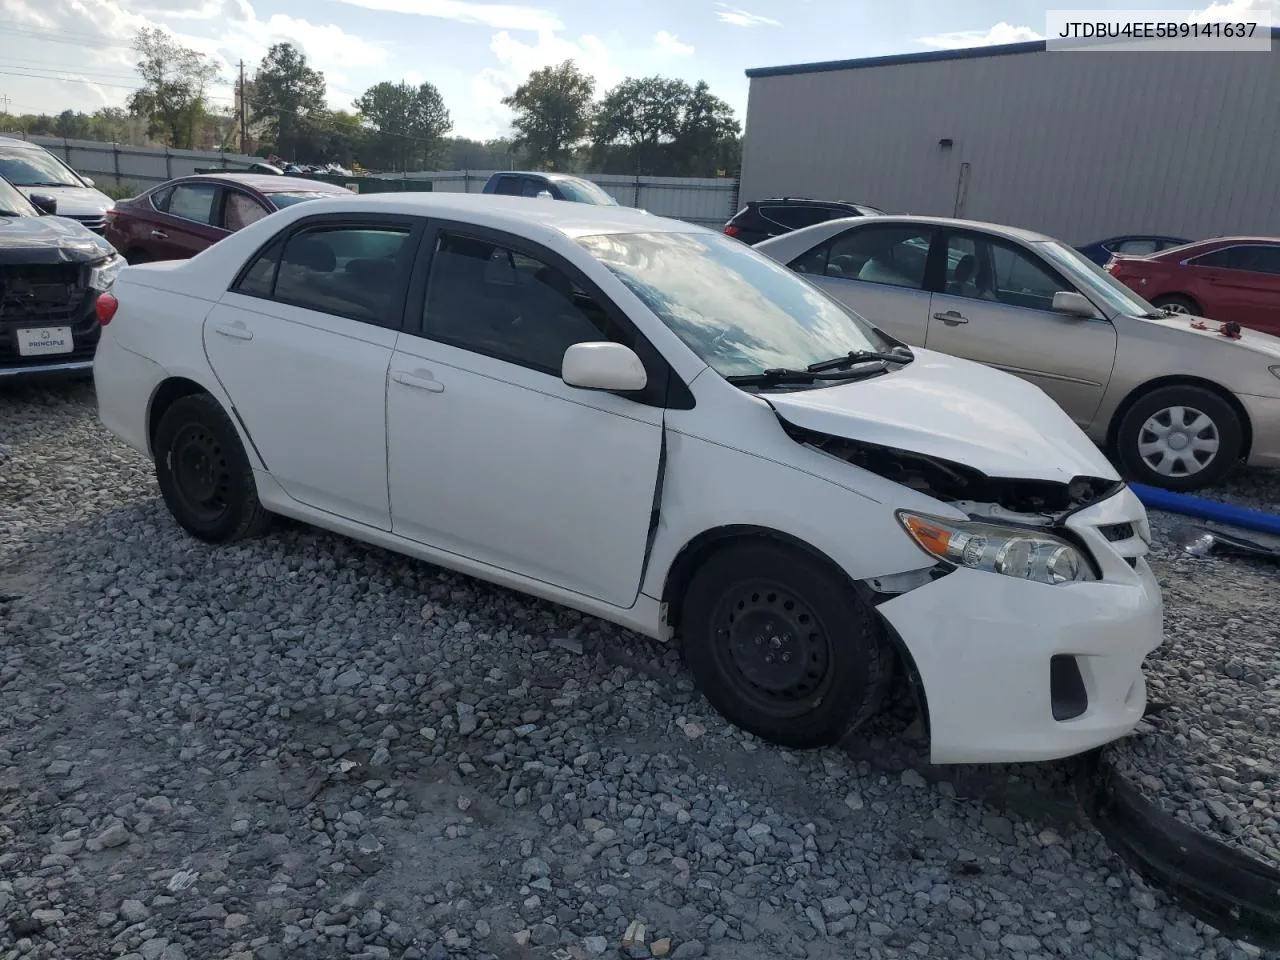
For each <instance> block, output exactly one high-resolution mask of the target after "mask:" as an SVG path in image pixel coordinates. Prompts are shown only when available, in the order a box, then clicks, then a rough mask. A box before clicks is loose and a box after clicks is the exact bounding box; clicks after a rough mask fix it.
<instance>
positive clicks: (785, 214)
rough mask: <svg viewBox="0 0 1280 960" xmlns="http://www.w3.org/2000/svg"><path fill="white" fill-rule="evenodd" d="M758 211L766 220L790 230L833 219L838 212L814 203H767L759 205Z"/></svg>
mask: <svg viewBox="0 0 1280 960" xmlns="http://www.w3.org/2000/svg"><path fill="white" fill-rule="evenodd" d="M760 213H761V214H762V215H763V216H764V218H765V219H766V220H772V221H773V222H774V223H779V224H781V225H782V226H784V227H789V228H790V229H792V230H800V229H802V228H804V227H811V226H813V225H814V224H815V223H826V222H827V221H828V220H834V219H835V218H836V217H837V216H840V214H837V213H836V212H834V211H833V210H832V209H831V208H830V207H820V206H817V205H816V204H815V205H813V206H809V205H807V204H781V203H779V204H769V205H768V206H765V205H761V207H760Z"/></svg>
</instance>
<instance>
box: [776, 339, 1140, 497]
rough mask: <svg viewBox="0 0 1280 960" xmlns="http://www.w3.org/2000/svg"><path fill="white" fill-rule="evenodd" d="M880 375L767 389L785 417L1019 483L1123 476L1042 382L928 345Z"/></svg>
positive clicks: (798, 424) (809, 427) (810, 427)
mask: <svg viewBox="0 0 1280 960" xmlns="http://www.w3.org/2000/svg"><path fill="white" fill-rule="evenodd" d="M914 353H915V356H916V359H915V360H914V361H912V362H911V363H909V364H907V365H906V366H904V367H900V368H898V369H897V370H895V371H894V372H892V373H888V374H885V375H883V376H879V377H876V378H874V379H872V380H863V381H860V382H858V381H855V382H851V383H845V384H840V385H838V386H832V387H822V388H818V389H813V390H799V391H795V392H791V393H765V394H762V395H761V396H762V398H763V399H765V400H766V401H767V402H768V403H769V404H770V405H772V406H773V409H774V410H775V412H776V413H777V414H778V416H779V417H781V418H782V419H783V420H785V421H787V422H788V423H790V424H792V425H793V426H796V427H800V428H801V429H803V430H812V431H817V432H821V433H826V434H830V435H832V436H837V437H842V438H845V439H848V440H859V441H862V442H864V443H870V444H875V445H877V446H882V447H889V448H892V449H896V450H905V451H908V452H910V453H917V454H923V455H925V456H930V457H937V458H939V459H942V460H948V461H951V462H952V463H959V464H963V465H964V466H967V467H970V468H972V469H974V470H977V471H980V472H981V473H984V474H986V475H987V476H988V477H998V478H1002V479H1011V480H1048V481H1054V482H1060V483H1069V482H1070V481H1071V480H1073V479H1075V478H1076V477H1096V478H1099V479H1103V480H1119V479H1120V478H1119V475H1118V474H1117V473H1116V472H1115V468H1114V467H1112V466H1111V464H1110V462H1108V460H1107V458H1106V457H1105V456H1104V455H1103V453H1102V451H1101V450H1099V449H1098V447H1097V446H1096V445H1095V444H1094V443H1093V442H1092V441H1091V440H1090V439H1089V438H1088V437H1086V436H1085V434H1084V432H1083V431H1082V430H1081V429H1080V428H1079V427H1077V426H1076V425H1075V423H1074V422H1073V421H1072V420H1071V418H1070V417H1068V416H1067V414H1066V413H1064V412H1063V410H1062V408H1061V407H1059V406H1058V405H1057V403H1055V402H1054V401H1053V400H1051V399H1050V398H1049V396H1048V395H1047V394H1045V393H1044V391H1042V390H1041V389H1040V388H1039V387H1036V386H1034V385H1032V384H1030V383H1027V382H1025V381H1023V380H1020V379H1018V378H1016V377H1014V376H1012V375H1011V374H1006V373H1002V372H1001V371H999V370H993V369H991V368H990V367H986V366H983V365H981V364H978V363H974V362H972V361H968V360H960V359H957V358H954V357H949V356H946V355H944V354H940V353H934V352H933V351H930V350H920V349H916V350H914Z"/></svg>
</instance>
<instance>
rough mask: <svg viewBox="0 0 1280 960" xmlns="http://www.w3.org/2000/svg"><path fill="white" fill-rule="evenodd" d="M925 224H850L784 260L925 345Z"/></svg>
mask: <svg viewBox="0 0 1280 960" xmlns="http://www.w3.org/2000/svg"><path fill="white" fill-rule="evenodd" d="M935 233H936V231H935V230H934V228H932V227H930V226H928V225H926V224H915V223H911V224H901V223H885V224H877V223H866V224H858V225H855V226H852V227H850V228H848V229H847V230H845V231H844V232H843V233H839V234H837V235H836V236H835V237H833V238H832V239H831V240H828V241H826V242H824V243H822V244H820V245H819V246H817V247H815V248H814V249H812V250H810V251H809V252H808V253H805V254H803V255H802V256H800V257H797V258H796V259H795V260H793V261H792V262H791V263H790V264H788V266H790V267H791V269H792V270H795V271H796V272H797V273H801V274H804V275H805V276H806V277H808V278H809V279H810V280H811V281H813V282H814V283H816V284H817V285H818V286H820V287H822V289H824V290H826V291H827V293H829V294H831V295H832V296H833V297H835V298H836V299H837V300H839V301H840V302H841V303H844V304H846V305H847V306H849V307H850V308H852V309H853V310H854V312H856V313H858V314H860V315H861V316H863V317H865V318H866V319H868V320H870V321H871V322H872V323H874V324H875V325H876V326H877V327H879V328H880V329H881V330H883V331H884V332H885V333H887V334H889V335H890V336H893V337H897V338H898V339H899V340H901V341H903V342H904V343H909V344H911V345H912V346H917V347H923V346H924V345H925V337H926V334H927V332H928V327H929V303H930V296H929V291H928V290H927V289H926V286H925V274H926V269H925V268H926V265H927V263H928V259H929V249H930V244H931V242H932V240H933V237H934V235H935Z"/></svg>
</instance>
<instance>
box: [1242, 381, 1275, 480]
mask: <svg viewBox="0 0 1280 960" xmlns="http://www.w3.org/2000/svg"><path fill="white" fill-rule="evenodd" d="M1239 399H1240V403H1241V405H1243V407H1244V411H1245V413H1246V414H1248V416H1249V425H1250V427H1251V428H1252V432H1253V442H1252V443H1251V444H1250V445H1249V460H1248V464H1249V466H1251V467H1280V399H1276V398H1275V397H1252V396H1248V395H1245V394H1240V395H1239Z"/></svg>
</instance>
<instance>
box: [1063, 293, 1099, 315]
mask: <svg viewBox="0 0 1280 960" xmlns="http://www.w3.org/2000/svg"><path fill="white" fill-rule="evenodd" d="M1053 309H1054V310H1057V311H1058V312H1059V313H1069V314H1071V316H1073V317H1093V316H1096V314H1095V312H1094V309H1093V304H1092V303H1090V302H1089V298H1088V297H1086V296H1085V295H1084V294H1083V293H1076V292H1075V291H1074V290H1059V291H1058V292H1057V293H1055V294H1054V295H1053Z"/></svg>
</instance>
